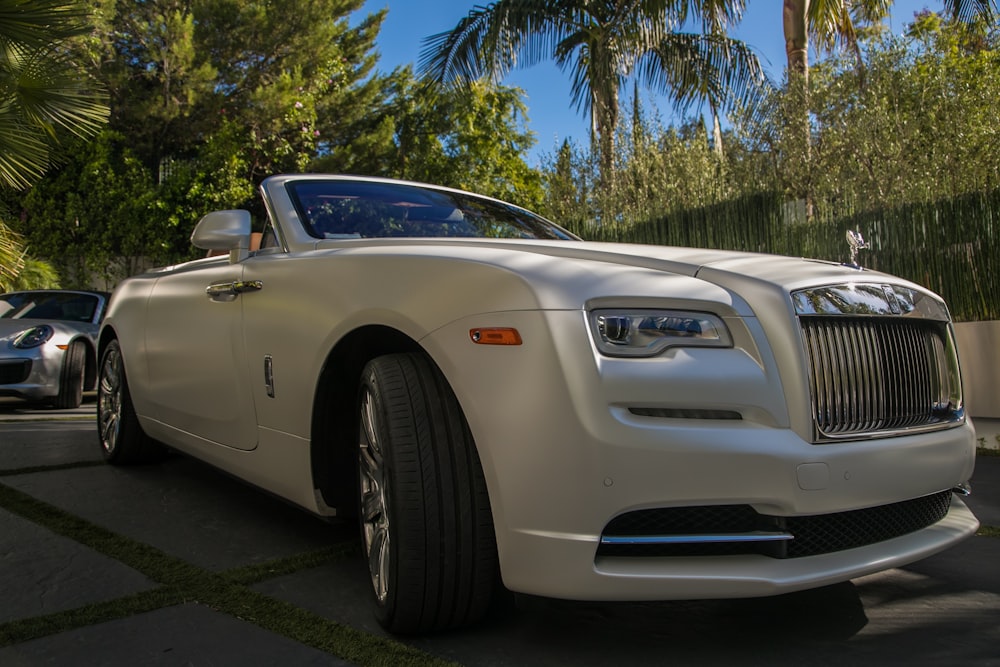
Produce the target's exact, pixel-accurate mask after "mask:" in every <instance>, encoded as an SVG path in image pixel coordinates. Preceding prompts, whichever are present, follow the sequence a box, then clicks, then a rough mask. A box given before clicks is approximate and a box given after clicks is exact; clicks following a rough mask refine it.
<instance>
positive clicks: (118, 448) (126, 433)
mask: <svg viewBox="0 0 1000 667" xmlns="http://www.w3.org/2000/svg"><path fill="white" fill-rule="evenodd" d="M97 437H98V439H99V440H100V443H101V454H102V455H103V456H104V460H105V461H107V462H108V463H111V464H114V465H129V464H136V463H151V462H154V461H158V460H159V459H160V458H162V456H163V453H164V449H163V446H162V445H160V444H159V443H158V442H156V441H154V440H153V439H152V438H150V437H149V436H148V435H146V433H145V431H143V430H142V426H141V425H140V424H139V419H138V418H137V417H136V416H135V408H134V407H133V406H132V396H131V394H129V390H128V379H127V378H126V377H125V364H124V362H123V359H122V352H121V346H120V345H119V344H118V341H117V340H112V341H111V342H110V343H108V346H107V347H106V348H105V349H104V353H103V354H102V355H101V368H100V374H99V376H98V378H97Z"/></svg>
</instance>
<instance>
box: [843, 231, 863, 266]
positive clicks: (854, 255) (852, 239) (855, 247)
mask: <svg viewBox="0 0 1000 667" xmlns="http://www.w3.org/2000/svg"><path fill="white" fill-rule="evenodd" d="M847 245H849V246H851V262H850V263H849V264H848V265H847V266H851V267H854V268H855V269H860V268H861V265H860V264H858V251H859V250H866V249H867V248H868V244H867V243H866V242H865V237H863V236H862V235H861V232H860V231H855V230H853V229H848V230H847Z"/></svg>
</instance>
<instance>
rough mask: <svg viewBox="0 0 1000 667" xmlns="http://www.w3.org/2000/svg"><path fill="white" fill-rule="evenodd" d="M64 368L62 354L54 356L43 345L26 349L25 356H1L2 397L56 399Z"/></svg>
mask: <svg viewBox="0 0 1000 667" xmlns="http://www.w3.org/2000/svg"><path fill="white" fill-rule="evenodd" d="M60 352H61V351H60ZM61 371H62V358H61V356H60V357H59V358H53V357H52V356H51V355H47V354H44V353H43V351H42V350H41V349H40V348H35V349H33V350H26V351H25V354H24V355H23V356H19V357H4V358H0V396H16V397H18V398H24V399H27V400H29V401H40V400H45V399H48V398H52V397H53V396H56V395H57V394H58V393H59V374H60V372H61Z"/></svg>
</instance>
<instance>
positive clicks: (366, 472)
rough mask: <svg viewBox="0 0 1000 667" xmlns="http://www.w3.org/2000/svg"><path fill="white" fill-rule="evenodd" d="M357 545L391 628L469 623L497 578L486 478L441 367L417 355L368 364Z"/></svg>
mask: <svg viewBox="0 0 1000 667" xmlns="http://www.w3.org/2000/svg"><path fill="white" fill-rule="evenodd" d="M358 413H359V419H358V424H359V427H358V442H359V451H358V465H359V471H360V494H359V497H360V520H361V533H362V543H363V546H364V553H365V556H366V558H367V561H368V569H369V574H370V576H371V581H372V592H373V594H374V599H375V615H376V617H377V619H378V621H379V623H380V624H381V625H382V626H383V627H384V628H385V629H386V630H388V631H390V632H393V633H397V634H414V633H426V632H433V631H439V630H447V629H450V628H457V627H462V626H466V625H470V624H472V623H475V622H476V621H478V620H479V619H480V618H482V616H483V615H484V614H485V613H486V612H487V611H489V609H490V602H491V599H492V598H493V595H494V591H495V589H497V588H498V587H499V586H498V581H499V577H498V576H497V573H498V564H497V549H496V536H495V534H494V532H493V517H492V513H491V511H490V504H489V497H488V495H487V492H486V480H485V478H484V476H483V470H482V466H481V464H480V461H479V455H478V453H477V451H476V446H475V443H474V442H473V440H472V434H471V433H470V431H469V427H468V424H467V423H466V421H465V417H464V415H463V414H462V410H461V408H460V406H459V405H458V401H457V399H456V398H455V395H454V393H452V391H451V388H450V387H449V386H448V383H447V381H446V380H445V379H444V377H443V376H442V375H441V373H440V371H439V370H438V369H437V367H435V366H434V365H433V364H432V363H431V362H430V361H429V360H428V359H426V358H425V357H423V356H420V355H417V354H393V355H388V356H384V357H379V358H377V359H374V360H373V361H371V362H369V363H368V365H367V366H366V367H365V369H364V372H363V374H362V378H361V384H360V391H359V399H358Z"/></svg>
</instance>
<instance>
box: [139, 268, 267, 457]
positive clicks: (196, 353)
mask: <svg viewBox="0 0 1000 667" xmlns="http://www.w3.org/2000/svg"><path fill="white" fill-rule="evenodd" d="M242 274H243V266H242V264H230V263H229V262H228V261H226V260H223V259H220V260H216V261H214V262H210V263H208V264H206V263H201V262H199V263H197V264H196V265H195V266H194V267H191V266H190V265H186V266H184V267H181V269H180V270H178V271H175V272H172V273H171V272H168V273H166V274H165V275H164V276H163V277H161V278H160V279H159V280H157V282H156V285H155V286H154V288H153V293H152V295H151V299H150V302H149V309H148V315H147V317H148V320H147V327H146V351H147V364H148V373H149V387H150V391H149V395H150V398H151V401H152V403H153V404H154V405H155V417H156V418H157V419H159V420H160V421H163V422H165V423H166V424H168V425H170V426H171V427H173V428H176V429H180V430H182V431H185V432H187V433H191V434H194V435H196V436H198V437H200V438H204V439H205V440H208V441H211V442H213V443H217V444H220V445H225V446H227V447H235V448H238V449H245V450H249V449H253V448H254V447H256V444H257V422H256V418H255V415H254V409H253V396H252V392H251V391H250V386H249V381H248V380H249V378H248V377H247V364H246V358H245V353H244V345H243V335H242V333H241V325H242V322H241V320H242V312H241V311H242V308H243V300H244V299H248V298H253V296H254V294H253V289H252V288H246V287H245V286H242V285H240V282H239V281H240V279H241V277H242Z"/></svg>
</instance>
